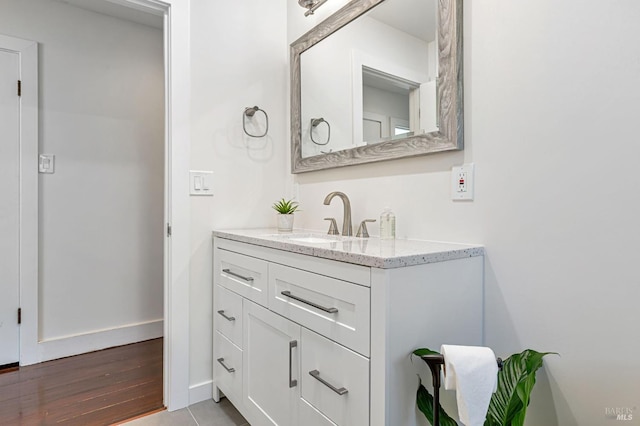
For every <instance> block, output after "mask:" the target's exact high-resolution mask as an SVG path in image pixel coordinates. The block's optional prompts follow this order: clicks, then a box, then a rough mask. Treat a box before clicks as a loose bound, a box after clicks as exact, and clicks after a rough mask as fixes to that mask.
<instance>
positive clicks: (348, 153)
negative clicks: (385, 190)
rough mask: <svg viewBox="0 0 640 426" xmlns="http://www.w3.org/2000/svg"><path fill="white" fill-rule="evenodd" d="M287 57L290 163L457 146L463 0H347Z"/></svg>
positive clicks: (300, 166) (298, 165) (310, 164)
mask: <svg viewBox="0 0 640 426" xmlns="http://www.w3.org/2000/svg"><path fill="white" fill-rule="evenodd" d="M391 7H395V8H396V9H391ZM386 8H388V9H386ZM423 15H426V16H423ZM416 19H417V22H416ZM429 22H432V24H431V28H432V29H434V31H433V35H432V36H430V35H422V33H424V32H425V28H429V27H430V25H429ZM401 26H405V27H408V29H407V28H401ZM418 32H420V34H419V33H418ZM430 38H431V39H432V40H430ZM420 43H422V45H421V44H420ZM410 45H412V46H413V45H415V49H414V50H413V51H409V50H408V49H407V46H410ZM338 50H339V51H338ZM290 64H291V68H290V72H291V93H290V95H291V172H292V173H304V172H310V171H314V170H323V169H329V168H335V167H344V166H349V165H355V164H364V163H372V162H377V161H384V160H392V159H397V158H404V157H414V156H419V155H426V154H433V153H438V152H444V151H452V150H461V149H463V146H464V129H463V70H462V0H352V1H350V2H349V3H347V4H346V5H345V6H344V7H342V8H341V9H340V10H338V11H337V12H335V13H334V14H333V15H331V16H330V17H329V18H327V19H325V20H324V21H323V22H321V23H320V24H318V25H317V26H316V27H314V28H313V29H311V30H310V31H309V32H307V33H306V34H304V35H303V36H302V37H300V38H299V39H298V40H296V41H295V42H293V43H292V44H291V48H290ZM401 97H403V99H405V100H404V101H402V102H404V104H405V106H401V107H398V108H396V109H395V110H390V111H386V110H382V111H381V110H380V108H382V106H381V105H382V104H389V105H391V104H394V102H395V101H394V100H395V99H396V98H397V99H400V98H401ZM376 98H377V99H378V101H377V104H376V101H375V99H376ZM380 100H382V101H380ZM398 104H399V105H400V101H398ZM376 105H377V106H376ZM396 111H399V112H396Z"/></svg>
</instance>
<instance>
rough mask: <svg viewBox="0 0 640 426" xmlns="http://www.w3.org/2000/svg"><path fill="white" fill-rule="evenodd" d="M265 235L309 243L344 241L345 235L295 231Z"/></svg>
mask: <svg viewBox="0 0 640 426" xmlns="http://www.w3.org/2000/svg"><path fill="white" fill-rule="evenodd" d="M265 237H269V238H275V239H279V240H286V241H295V242H296V243H307V244H326V243H335V242H338V241H344V240H345V237H342V236H340V235H327V234H321V233H317V234H316V233H308V232H306V233H298V234H296V233H293V234H269V235H265Z"/></svg>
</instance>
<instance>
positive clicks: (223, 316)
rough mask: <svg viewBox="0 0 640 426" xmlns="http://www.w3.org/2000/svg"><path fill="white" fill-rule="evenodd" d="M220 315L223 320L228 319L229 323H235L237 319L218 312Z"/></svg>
mask: <svg viewBox="0 0 640 426" xmlns="http://www.w3.org/2000/svg"><path fill="white" fill-rule="evenodd" d="M218 313H219V314H220V315H222V318H224V319H226V320H227V321H235V320H236V317H228V316H227V315H225V313H224V311H218Z"/></svg>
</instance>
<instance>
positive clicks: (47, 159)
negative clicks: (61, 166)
mask: <svg viewBox="0 0 640 426" xmlns="http://www.w3.org/2000/svg"><path fill="white" fill-rule="evenodd" d="M55 163H56V156H55V155H53V154H40V158H39V159H38V171H39V172H40V173H54V172H55V170H56V167H55V165H56V164H55Z"/></svg>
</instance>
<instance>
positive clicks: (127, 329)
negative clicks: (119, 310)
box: [36, 320, 164, 362]
mask: <svg viewBox="0 0 640 426" xmlns="http://www.w3.org/2000/svg"><path fill="white" fill-rule="evenodd" d="M163 327H164V326H163V321H162V320H154V321H147V322H143V323H138V324H128V325H124V326H121V327H115V328H109V329H104V330H96V331H92V332H89V333H82V334H75V335H70V336H62V337H56V338H53V339H47V340H43V341H41V342H38V352H39V353H38V356H37V357H36V358H37V360H38V361H37V362H44V361H50V360H52V359H58V358H64V357H67V356H72V355H79V354H84V353H87V352H93V351H98V350H100V349H106V348H111V347H114V346H122V345H127V344H129V343H136V342H142V341H144V340H149V339H155V338H158V337H162V335H163V332H164V331H163Z"/></svg>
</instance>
